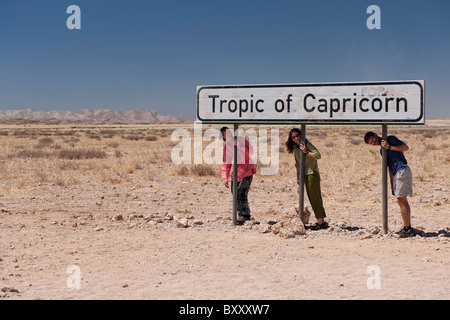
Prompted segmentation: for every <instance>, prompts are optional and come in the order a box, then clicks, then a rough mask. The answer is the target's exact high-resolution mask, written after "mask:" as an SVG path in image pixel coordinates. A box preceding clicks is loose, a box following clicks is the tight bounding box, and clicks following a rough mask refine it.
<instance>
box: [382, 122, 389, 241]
mask: <svg viewBox="0 0 450 320" xmlns="http://www.w3.org/2000/svg"><path fill="white" fill-rule="evenodd" d="M381 136H382V138H383V139H384V140H386V139H387V125H386V124H383V125H382V135H381ZM381 155H382V161H381V163H382V165H381V175H382V189H381V193H382V210H381V211H382V217H383V233H384V234H387V233H388V231H389V230H388V196H387V194H388V180H387V170H388V169H387V156H388V151H387V150H386V149H384V148H383V149H382V150H381Z"/></svg>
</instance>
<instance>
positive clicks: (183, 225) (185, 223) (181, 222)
mask: <svg viewBox="0 0 450 320" xmlns="http://www.w3.org/2000/svg"><path fill="white" fill-rule="evenodd" d="M188 224H189V222H188V219H186V218H182V219H179V220H177V227H178V228H187V227H188Z"/></svg>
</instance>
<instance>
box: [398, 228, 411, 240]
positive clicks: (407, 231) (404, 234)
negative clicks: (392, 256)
mask: <svg viewBox="0 0 450 320" xmlns="http://www.w3.org/2000/svg"><path fill="white" fill-rule="evenodd" d="M396 233H397V234H398V236H399V238H409V237H414V236H415V234H414V231H413V228H411V227H409V228H405V227H403V228H402V229H401V230H400V231H398V232H396Z"/></svg>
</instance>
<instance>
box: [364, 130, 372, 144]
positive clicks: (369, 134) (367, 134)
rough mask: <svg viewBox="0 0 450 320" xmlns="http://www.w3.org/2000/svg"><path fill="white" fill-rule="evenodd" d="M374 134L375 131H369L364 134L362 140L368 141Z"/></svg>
mask: <svg viewBox="0 0 450 320" xmlns="http://www.w3.org/2000/svg"><path fill="white" fill-rule="evenodd" d="M374 136H375V132H372V131H369V132H367V133H366V135H365V136H364V142H365V143H367V142H368V141H369V138H370V137H374Z"/></svg>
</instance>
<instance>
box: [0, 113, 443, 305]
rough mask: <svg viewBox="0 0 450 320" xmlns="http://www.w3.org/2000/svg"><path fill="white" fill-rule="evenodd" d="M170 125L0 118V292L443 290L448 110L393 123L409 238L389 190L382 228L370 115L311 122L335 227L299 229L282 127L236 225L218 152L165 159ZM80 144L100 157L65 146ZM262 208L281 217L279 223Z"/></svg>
mask: <svg viewBox="0 0 450 320" xmlns="http://www.w3.org/2000/svg"><path fill="white" fill-rule="evenodd" d="M180 127H183V126H180V125H178V126H141V127H138V126H134V127H133V126H110V127H107V128H106V127H105V126H90V127H88V126H81V125H80V126H74V125H72V126H70V125H65V126H63V125H60V126H58V125H29V126H27V127H24V126H23V125H8V124H3V125H2V126H1V128H0V133H2V136H1V138H2V146H1V149H2V153H1V154H2V156H1V158H0V161H1V162H0V164H1V170H0V174H1V179H0V240H1V241H0V289H1V291H0V298H1V299H13V300H16V299H31V300H34V299H449V298H450V291H449V283H450V281H449V279H450V272H449V270H450V268H449V267H450V250H449V249H450V224H449V218H448V214H449V211H450V210H449V209H450V200H449V193H448V190H449V189H450V188H449V187H450V182H449V172H450V160H449V159H450V146H449V144H450V140H448V139H447V136H449V133H450V128H449V122H446V121H439V122H428V124H427V125H426V126H422V127H401V126H398V127H393V128H392V129H390V133H394V134H396V135H397V136H398V137H399V138H400V139H403V140H404V141H405V142H407V143H408V145H409V146H410V148H411V150H410V151H408V152H407V153H406V158H407V159H408V161H409V163H410V166H411V168H412V170H413V174H414V190H415V196H414V197H412V198H410V205H411V208H412V212H413V216H412V221H413V227H415V228H416V230H417V236H415V237H414V238H408V239H399V238H398V237H397V236H396V234H395V231H398V230H399V229H400V228H401V219H400V213H399V209H398V205H397V204H396V200H395V198H393V197H392V196H390V197H389V230H390V231H389V233H388V234H387V235H384V234H382V232H381V201H380V199H381V157H380V156H379V150H378V148H376V147H371V146H367V145H365V144H364V143H363V142H362V143H361V139H362V137H361V135H363V134H364V132H365V131H367V130H369V129H373V130H377V131H381V129H380V128H379V127H377V126H374V127H373V128H364V127H353V126H346V127H344V128H337V127H329V126H323V127H320V126H318V127H312V128H311V129H309V131H308V134H309V136H308V137H309V139H310V141H311V142H312V143H313V144H314V145H315V146H316V147H318V149H319V150H320V151H321V153H322V159H320V160H319V167H320V171H321V175H322V191H323V197H324V203H325V208H326V212H327V221H328V222H329V224H330V228H329V229H327V230H320V231H310V230H307V231H306V233H305V234H301V233H302V232H300V234H293V233H292V230H294V229H295V228H293V226H294V225H295V223H294V222H295V220H296V219H297V214H296V211H295V206H298V195H297V187H296V182H295V171H294V168H293V163H294V159H293V156H292V155H289V154H287V153H286V152H285V151H284V150H285V148H284V147H283V143H284V141H285V138H286V132H287V131H286V130H287V129H288V128H280V151H282V152H281V153H280V167H279V170H278V172H277V174H275V175H271V176H261V175H256V176H255V179H254V181H253V184H252V189H251V191H250V194H249V200H250V206H251V208H252V215H253V217H254V219H255V220H256V221H258V222H260V224H253V221H251V223H246V224H245V225H243V226H234V225H232V223H231V193H230V190H229V189H226V188H225V187H224V186H223V184H222V181H221V179H220V165H212V166H211V168H212V170H213V172H212V173H211V174H210V175H204V176H203V175H199V174H198V173H195V172H194V171H192V170H191V171H189V170H190V169H191V168H192V166H190V165H187V166H184V167H183V166H182V165H181V166H180V165H178V166H177V165H175V164H173V163H172V162H171V159H170V152H171V150H172V149H173V147H174V146H175V145H176V144H177V142H173V141H171V133H172V132H173V130H174V129H175V128H180ZM184 127H185V128H188V129H189V128H192V125H190V124H186V125H184ZM366 129H367V130H366ZM139 130H140V131H139ZM62 133H65V134H62ZM131 135H135V136H136V139H132V137H130V136H131ZM148 136H151V137H154V136H156V137H157V138H156V139H154V138H148V139H146V137H148ZM44 137H46V138H50V140H49V139H47V140H42V139H43V138H44ZM205 144H207V143H205ZM85 147H90V148H97V149H98V150H103V151H104V152H105V153H106V156H104V157H102V158H95V159H68V158H64V157H63V156H62V155H61V153H59V152H61V150H64V149H66V148H72V149H77V148H85ZM23 150H34V151H37V150H39V151H41V152H42V153H41V154H28V155H27V156H25V155H24V153H21V151H23ZM305 203H306V205H307V206H308V207H309V202H308V200H305ZM269 221H277V225H283V228H282V229H283V230H282V231H280V232H279V233H277V234H275V233H274V232H273V230H271V229H270V228H269V225H268V224H267V223H268V222H269ZM311 222H312V223H313V222H315V219H314V217H311ZM186 224H187V227H186ZM377 281H378V282H377Z"/></svg>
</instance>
